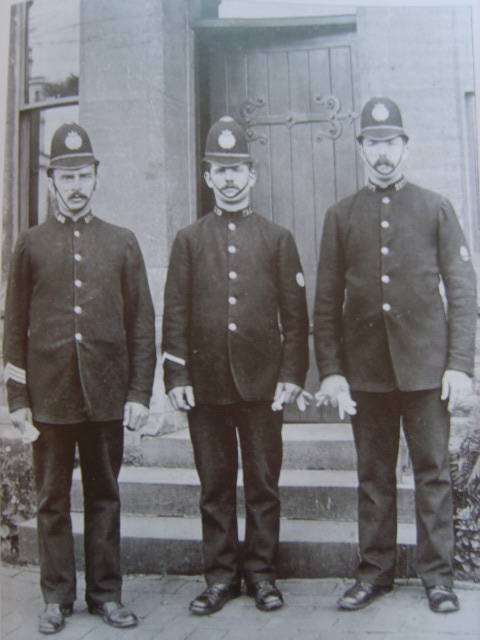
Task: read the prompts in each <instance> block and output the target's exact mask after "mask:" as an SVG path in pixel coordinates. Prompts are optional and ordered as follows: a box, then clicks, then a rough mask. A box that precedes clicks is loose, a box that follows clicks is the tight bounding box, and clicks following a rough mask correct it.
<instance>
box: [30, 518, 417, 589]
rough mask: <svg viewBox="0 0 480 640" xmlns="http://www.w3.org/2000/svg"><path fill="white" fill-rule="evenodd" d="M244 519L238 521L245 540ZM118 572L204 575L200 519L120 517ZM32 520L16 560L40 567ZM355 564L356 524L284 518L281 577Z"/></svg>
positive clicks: (406, 543) (79, 538)
mask: <svg viewBox="0 0 480 640" xmlns="http://www.w3.org/2000/svg"><path fill="white" fill-rule="evenodd" d="M72 527H73V532H74V538H75V555H76V559H77V567H78V568H79V569H83V568H84V563H83V517H82V515H81V514H79V513H73V514H72ZM244 528H245V521H244V520H240V521H239V535H240V539H243V531H244ZM121 531H122V571H123V572H124V573H125V574H128V573H147V574H152V573H154V574H157V573H158V574H162V573H170V574H190V575H196V574H200V573H202V559H201V522H200V519H199V518H155V517H148V516H131V515H123V516H122V523H121ZM36 535H37V533H36V521H35V519H33V520H29V521H27V522H25V523H23V524H22V525H21V526H20V534H19V543H20V560H21V561H22V562H28V563H34V564H38V553H37V539H36ZM415 537H416V534H415V526H414V525H411V524H400V525H399V527H398V562H397V577H403V578H405V577H412V576H414V575H415V573H414V570H413V569H412V564H413V560H414V547H415ZM357 562H358V551H357V524H356V523H355V522H325V521H321V522H320V521H311V520H284V519H282V521H281V525H280V547H279V577H280V578H327V577H352V576H353V575H354V574H355V569H356V566H357Z"/></svg>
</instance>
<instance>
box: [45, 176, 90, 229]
mask: <svg viewBox="0 0 480 640" xmlns="http://www.w3.org/2000/svg"><path fill="white" fill-rule="evenodd" d="M52 184H53V188H54V189H55V195H56V196H58V197H59V198H60V200H61V201H62V202H63V204H64V206H65V207H66V208H67V209H68V210H69V211H70V212H71V214H72V217H73V218H74V217H75V215H76V214H75V212H74V210H73V209H72V208H71V207H70V206H69V205H68V204H67V202H65V199H64V198H63V197H62V195H61V193H60V191H59V190H58V189H57V185H56V183H55V177H54V175H53V174H52ZM96 186H97V178H96V177H95V185H94V187H93V190H92V193H91V195H90V197H89V198H88V199H87V201H86V203H85V205H84V206H83V207H82V211H83V209H85V208H86V207H87V206H88V204H89V202H90V200H91V199H92V197H93V192H94V191H95V187H96Z"/></svg>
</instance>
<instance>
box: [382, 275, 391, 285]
mask: <svg viewBox="0 0 480 640" xmlns="http://www.w3.org/2000/svg"><path fill="white" fill-rule="evenodd" d="M382 282H384V283H385V284H388V283H389V282H390V276H387V275H384V276H382Z"/></svg>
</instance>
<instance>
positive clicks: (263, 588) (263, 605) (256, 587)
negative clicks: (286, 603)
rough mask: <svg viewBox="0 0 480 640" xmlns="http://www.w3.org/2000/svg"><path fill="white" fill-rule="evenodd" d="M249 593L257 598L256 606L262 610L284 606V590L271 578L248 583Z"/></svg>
mask: <svg viewBox="0 0 480 640" xmlns="http://www.w3.org/2000/svg"><path fill="white" fill-rule="evenodd" d="M247 595H249V596H251V597H252V598H255V606H256V607H257V609H260V611H273V610H274V609H280V607H283V596H282V592H281V591H280V589H278V588H277V587H276V586H275V584H274V583H273V582H270V580H261V581H260V582H253V583H252V584H248V585H247Z"/></svg>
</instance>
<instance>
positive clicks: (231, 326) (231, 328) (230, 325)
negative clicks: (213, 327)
mask: <svg viewBox="0 0 480 640" xmlns="http://www.w3.org/2000/svg"><path fill="white" fill-rule="evenodd" d="M228 328H229V329H230V331H236V330H237V325H236V324H235V323H234V322H230V324H229V325H228Z"/></svg>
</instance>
